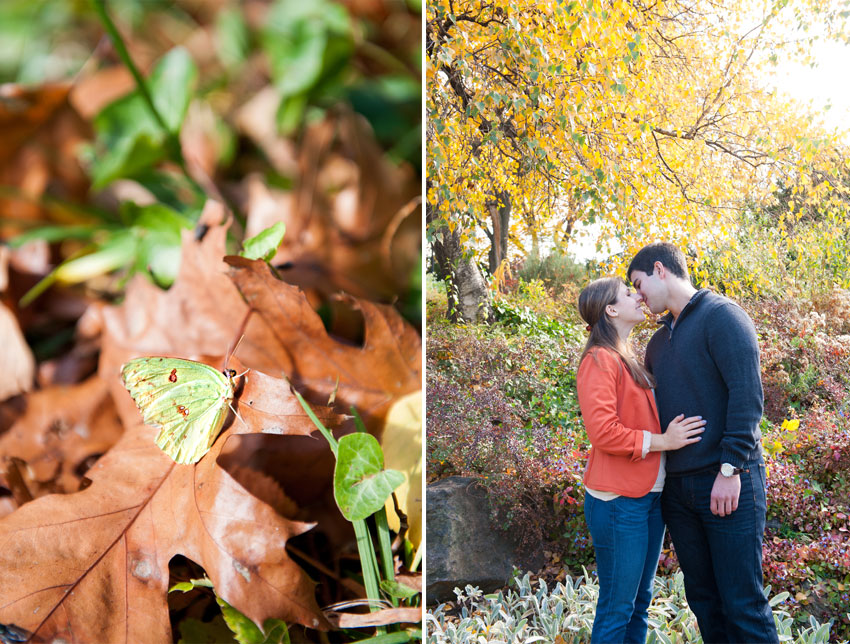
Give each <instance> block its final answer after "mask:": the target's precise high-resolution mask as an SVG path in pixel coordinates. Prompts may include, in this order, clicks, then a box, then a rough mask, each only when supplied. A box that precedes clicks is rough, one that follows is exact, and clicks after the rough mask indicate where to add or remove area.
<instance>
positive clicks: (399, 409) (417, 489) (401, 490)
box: [381, 391, 422, 549]
mask: <svg viewBox="0 0 850 644" xmlns="http://www.w3.org/2000/svg"><path fill="white" fill-rule="evenodd" d="M381 445H382V447H383V449H384V465H385V467H386V468H387V469H392V470H398V471H399V472H402V473H403V474H404V476H405V478H406V480H405V482H404V483H402V484H401V485H400V486H399V487H398V488H396V491H395V495H396V498H397V499H398V505H399V509H400V510H401V511H402V512H404V513H405V514H406V515H407V523H408V526H409V529H408V533H407V538H408V539H409V540H410V542H411V543H412V544H413V545H414V547H416V548H417V549H418V548H419V544H420V543H421V541H422V391H415V392H413V393H412V394H408V395H407V396H404V397H403V398H400V399H399V400H397V401H396V402H395V403H394V404H393V406H392V407H390V411H389V413H388V414H387V420H386V423H385V424H384V434H383V437H382V439H381ZM386 508H387V522H388V523H389V525H390V528H391V529H393V530H396V531H398V530H399V528H400V527H401V521H400V519H399V517H398V515H397V514H396V513H395V509H394V508H393V501H392V498H390V499H389V500H388V501H387V504H386Z"/></svg>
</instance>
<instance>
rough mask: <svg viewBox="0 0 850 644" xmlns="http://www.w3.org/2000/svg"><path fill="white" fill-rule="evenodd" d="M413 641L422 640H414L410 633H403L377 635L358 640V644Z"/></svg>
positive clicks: (394, 643) (401, 643) (391, 643)
mask: <svg viewBox="0 0 850 644" xmlns="http://www.w3.org/2000/svg"><path fill="white" fill-rule="evenodd" d="M412 639H422V638H421V637H419V638H414V636H412V635H411V634H410V633H408V632H402V633H386V634H384V635H376V636H375V637H368V638H366V639H365V640H357V644H404V643H405V642H409V641H411V640H412Z"/></svg>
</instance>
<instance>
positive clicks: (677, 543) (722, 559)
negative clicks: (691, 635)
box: [661, 463, 779, 644]
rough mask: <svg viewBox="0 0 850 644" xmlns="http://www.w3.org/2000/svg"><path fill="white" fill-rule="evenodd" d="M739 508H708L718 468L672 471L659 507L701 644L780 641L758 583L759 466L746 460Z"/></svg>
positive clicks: (763, 506) (761, 524) (762, 478)
mask: <svg viewBox="0 0 850 644" xmlns="http://www.w3.org/2000/svg"><path fill="white" fill-rule="evenodd" d="M744 470H745V471H744V472H743V473H742V474H741V475H740V476H741V496H740V497H739V499H738V509H737V510H735V511H734V512H733V513H732V514H729V515H726V516H725V517H719V516H715V515H714V514H712V513H711V488H712V486H713V485H714V479H715V478H716V477H717V471H716V470H715V471H707V472H702V473H698V474H692V475H688V476H670V475H669V474H668V475H667V479H666V481H665V482H664V493H663V495H662V503H661V505H662V509H663V512H664V521H665V523H666V524H667V529H668V530H669V531H670V536H671V537H672V539H673V546H674V547H675V549H676V556H677V557H678V559H679V564H680V565H681V567H682V572H683V573H684V575H685V594H686V595H687V598H688V604H689V605H690V607H691V610H692V611H693V612H694V614H695V615H696V617H697V621H698V622H699V630H700V633H701V634H702V638H703V641H704V642H706V644H726V643H732V642H735V643H737V642H747V643H748V644H749V643H753V644H755V643H759V644H761V643H763V642H778V641H779V638H778V637H777V634H776V627H775V625H774V621H773V615H772V613H771V610H770V606H769V605H768V602H767V599H766V598H765V596H764V592H763V590H762V586H763V577H762V569H761V558H762V539H763V537H764V522H765V513H766V511H767V504H766V501H765V470H764V465H762V464H760V463H747V464H746V465H744Z"/></svg>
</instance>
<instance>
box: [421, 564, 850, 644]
mask: <svg viewBox="0 0 850 644" xmlns="http://www.w3.org/2000/svg"><path fill="white" fill-rule="evenodd" d="M512 585H513V587H514V588H510V589H509V590H508V591H506V592H502V591H500V592H498V593H495V594H492V595H485V594H484V593H483V592H481V591H480V590H479V589H478V588H475V587H473V586H466V588H465V589H464V590H463V591H461V590H459V589H457V588H456V589H455V594H456V595H457V598H458V601H457V605H458V607H459V608H460V616H459V618H449V617H448V616H447V615H446V612H445V610H446V605H445V604H440V605H439V606H437V607H436V608H435V609H434V610H432V611H428V612H427V613H426V614H425V628H426V632H427V642H428V644H497V643H506V644H507V643H510V644H514V643H520V642H522V643H523V644H533V643H534V642H544V643H548V644H580V643H586V642H589V641H590V631H591V627H592V625H593V615H594V607H595V605H596V599H597V597H598V596H599V586H598V584H596V583H595V582H594V581H593V580H592V579H591V578H590V576H589V575H588V573H587V570H585V571H584V575H583V576H580V577H578V578H577V579H573V578H571V577H567V578H566V579H565V580H564V581H563V582H558V583H557V584H556V586H555V588H554V589H552V590H551V591H550V590H549V587H548V585H547V584H546V582H545V581H544V580H543V579H539V580H536V583H534V582H532V579H531V575H530V574H529V573H526V575H525V576H523V577H520V576H519V575H516V576H515V577H514V579H513V580H512ZM533 585H536V587H537V589H536V590H535V589H534V587H533ZM769 592H770V587H769V586H768V587H767V588H766V589H765V594H767V595H769ZM787 598H788V593H785V592H783V593H780V594H778V595H776V596H774V597H772V598H771V599H770V605H771V607H772V608H773V618H774V620H775V621H776V628H777V631H778V632H779V640H780V641H781V642H790V643H792V644H827V643H828V642H829V630H830V627H831V625H832V622H831V621H830V622H828V623H826V624H820V623H818V621H817V620H816V619H815V618H813V617H809V623H808V625H807V626H804V627H800V626H793V621H794V619H793V617H792V616H791V615H789V614H788V612H787V611H785V610H784V609H783V608H781V604H782V602H783V601H785V599H787ZM646 641H647V644H660V643H663V644H702V637H700V635H699V630H698V629H697V623H696V618H695V617H694V615H693V613H691V611H690V610H689V609H688V604H687V601H686V599H685V588H684V583H683V577H682V573H681V572H677V573H675V574H674V575H673V576H672V577H656V578H655V588H654V598H653V600H652V604H651V605H650V608H649V633H648V636H647V640H646ZM839 644H848V642H847V641H846V640H844V641H842V642H840V643H839Z"/></svg>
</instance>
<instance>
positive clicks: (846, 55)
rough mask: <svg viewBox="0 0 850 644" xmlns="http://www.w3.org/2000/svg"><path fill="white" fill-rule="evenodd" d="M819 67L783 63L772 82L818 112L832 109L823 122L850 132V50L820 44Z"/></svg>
mask: <svg viewBox="0 0 850 644" xmlns="http://www.w3.org/2000/svg"><path fill="white" fill-rule="evenodd" d="M813 53H814V56H815V59H816V60H817V66H816V67H814V68H811V67H806V66H803V65H797V64H791V63H784V64H782V63H780V65H779V66H778V67H777V73H776V75H775V77H774V78H773V79H772V80H773V82H772V83H770V81H769V80H768V81H767V82H768V83H770V84H772V85H774V86H775V87H777V88H778V89H779V90H781V91H784V92H786V93H788V94H790V95H791V96H793V97H795V98H797V99H798V100H801V101H803V102H807V101H812V105H813V106H814V107H815V109H822V108H824V107H826V106H827V105H830V104H831V105H832V108H831V109H830V110H829V111H827V112H826V114H825V115H824V119H825V121H826V123H827V124H828V125H830V126H832V127H838V128H841V129H850V84H848V83H847V81H846V78H847V77H846V74H847V72H848V69H847V68H848V65H850V47H848V46H847V45H844V44H841V43H835V42H830V43H818V44H817V45H815V47H814V50H813Z"/></svg>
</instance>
